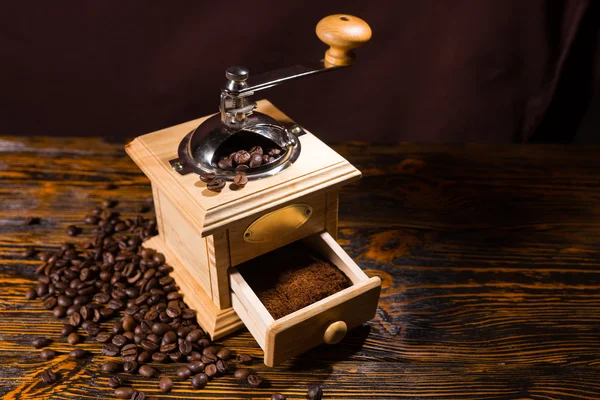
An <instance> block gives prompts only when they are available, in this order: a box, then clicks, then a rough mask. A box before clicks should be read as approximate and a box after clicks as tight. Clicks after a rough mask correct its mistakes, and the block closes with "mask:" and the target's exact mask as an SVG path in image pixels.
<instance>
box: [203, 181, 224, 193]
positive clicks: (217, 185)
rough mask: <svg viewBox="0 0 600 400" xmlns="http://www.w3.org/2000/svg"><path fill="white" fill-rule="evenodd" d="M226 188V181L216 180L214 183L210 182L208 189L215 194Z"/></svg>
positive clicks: (207, 185)
mask: <svg viewBox="0 0 600 400" xmlns="http://www.w3.org/2000/svg"><path fill="white" fill-rule="evenodd" d="M224 187H225V180H224V179H215V180H214V181H211V182H208V183H207V184H206V188H207V189H208V190H212V191H213V192H220V191H221V190H222V189H223V188H224Z"/></svg>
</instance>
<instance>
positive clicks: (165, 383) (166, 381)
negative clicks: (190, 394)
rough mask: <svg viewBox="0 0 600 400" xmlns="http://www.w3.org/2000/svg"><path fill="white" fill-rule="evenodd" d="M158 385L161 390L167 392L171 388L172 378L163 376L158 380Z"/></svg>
mask: <svg viewBox="0 0 600 400" xmlns="http://www.w3.org/2000/svg"><path fill="white" fill-rule="evenodd" d="M192 382H193V381H192ZM158 387H159V388H160V391H161V392H163V393H169V392H170V391H171V390H173V380H172V379H171V378H169V377H168V376H163V377H162V378H160V381H159V382H158Z"/></svg>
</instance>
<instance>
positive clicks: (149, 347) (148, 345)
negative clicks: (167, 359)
mask: <svg viewBox="0 0 600 400" xmlns="http://www.w3.org/2000/svg"><path fill="white" fill-rule="evenodd" d="M142 347H143V348H144V350H146V351H148V352H150V353H154V352H155V351H156V350H158V347H159V346H158V345H157V344H156V343H153V342H152V341H150V340H148V339H144V340H142Z"/></svg>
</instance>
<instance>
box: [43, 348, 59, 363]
mask: <svg viewBox="0 0 600 400" xmlns="http://www.w3.org/2000/svg"><path fill="white" fill-rule="evenodd" d="M55 356H56V352H55V351H54V350H50V349H44V350H42V352H41V353H40V358H41V359H42V360H44V361H48V360H52V359H53V358H54V357H55Z"/></svg>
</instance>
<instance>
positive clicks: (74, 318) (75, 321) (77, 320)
mask: <svg viewBox="0 0 600 400" xmlns="http://www.w3.org/2000/svg"><path fill="white" fill-rule="evenodd" d="M82 322H83V318H81V314H79V313H78V312H74V313H73V314H71V317H69V323H70V324H71V325H73V326H79V325H81V323H82Z"/></svg>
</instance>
